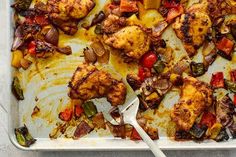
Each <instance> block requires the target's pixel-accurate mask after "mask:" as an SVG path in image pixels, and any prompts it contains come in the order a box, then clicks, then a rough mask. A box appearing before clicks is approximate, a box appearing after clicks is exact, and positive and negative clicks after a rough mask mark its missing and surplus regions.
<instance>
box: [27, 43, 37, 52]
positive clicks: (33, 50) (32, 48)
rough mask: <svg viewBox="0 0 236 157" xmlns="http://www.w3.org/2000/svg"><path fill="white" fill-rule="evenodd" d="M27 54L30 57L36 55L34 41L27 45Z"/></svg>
mask: <svg viewBox="0 0 236 157" xmlns="http://www.w3.org/2000/svg"><path fill="white" fill-rule="evenodd" d="M28 52H29V53H30V54H32V55H34V54H36V43H35V41H31V42H30V43H29V45H28Z"/></svg>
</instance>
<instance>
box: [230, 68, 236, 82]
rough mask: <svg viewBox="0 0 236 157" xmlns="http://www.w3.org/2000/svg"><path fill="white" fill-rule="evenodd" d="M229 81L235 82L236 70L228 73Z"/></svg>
mask: <svg viewBox="0 0 236 157" xmlns="http://www.w3.org/2000/svg"><path fill="white" fill-rule="evenodd" d="M230 77H231V81H233V82H236V69H234V70H231V71H230Z"/></svg>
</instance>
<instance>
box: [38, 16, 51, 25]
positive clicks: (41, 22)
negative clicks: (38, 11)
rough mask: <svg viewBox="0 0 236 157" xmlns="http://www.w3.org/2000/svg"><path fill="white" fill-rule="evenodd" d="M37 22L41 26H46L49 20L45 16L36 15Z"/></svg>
mask: <svg viewBox="0 0 236 157" xmlns="http://www.w3.org/2000/svg"><path fill="white" fill-rule="evenodd" d="M35 22H36V23H37V24H39V25H41V26H45V25H48V24H49V23H48V20H47V19H46V17H45V16H43V15H42V16H36V17H35Z"/></svg>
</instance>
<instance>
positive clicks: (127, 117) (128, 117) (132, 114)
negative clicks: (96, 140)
mask: <svg viewBox="0 0 236 157" xmlns="http://www.w3.org/2000/svg"><path fill="white" fill-rule="evenodd" d="M138 108H139V99H138V98H137V99H136V100H135V102H134V103H133V104H131V106H130V107H128V108H127V110H124V111H123V112H122V113H123V120H124V123H125V124H131V125H132V126H133V127H134V128H135V129H136V130H137V132H138V133H139V135H140V136H141V137H142V139H143V141H144V142H145V143H146V144H147V145H148V146H149V148H150V150H151V151H152V152H153V154H154V155H155V157H166V156H165V154H164V153H163V152H162V151H161V149H160V148H159V147H158V145H157V144H155V143H154V141H153V140H152V139H151V138H150V137H149V136H148V135H147V133H146V132H145V131H144V130H143V128H141V127H140V125H139V124H138V122H137V120H136V114H137V112H138ZM110 123H112V124H114V125H115V124H116V123H114V120H112V121H110Z"/></svg>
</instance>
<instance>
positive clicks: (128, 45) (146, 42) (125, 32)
mask: <svg viewBox="0 0 236 157" xmlns="http://www.w3.org/2000/svg"><path fill="white" fill-rule="evenodd" d="M105 43H106V44H107V45H109V46H111V47H114V48H116V49H121V50H123V51H124V53H125V55H126V56H128V57H130V58H132V59H135V60H138V59H140V58H141V57H142V55H143V54H144V53H146V52H147V51H148V50H149V46H150V39H149V37H148V35H147V34H146V32H144V31H143V30H142V29H141V27H139V26H126V27H124V28H122V29H120V30H119V31H117V32H115V33H114V34H111V35H109V36H108V37H105Z"/></svg>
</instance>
